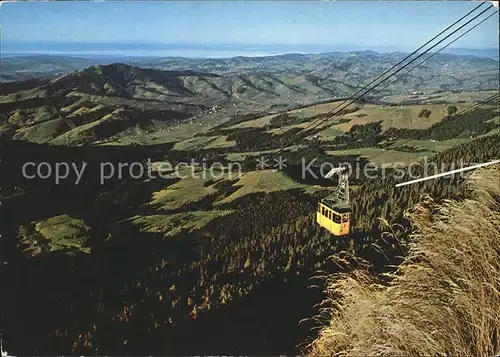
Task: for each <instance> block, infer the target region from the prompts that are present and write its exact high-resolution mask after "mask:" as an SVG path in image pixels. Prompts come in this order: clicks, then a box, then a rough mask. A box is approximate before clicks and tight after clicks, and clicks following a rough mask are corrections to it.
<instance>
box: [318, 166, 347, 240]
mask: <svg viewBox="0 0 500 357" xmlns="http://www.w3.org/2000/svg"><path fill="white" fill-rule="evenodd" d="M334 174H338V175H339V183H338V185H337V187H336V189H335V190H334V192H333V193H332V194H331V195H329V196H328V197H326V198H324V199H322V200H321V202H319V203H318V211H317V212H316V222H317V223H318V224H319V225H320V226H321V227H323V228H325V229H327V230H328V231H329V232H330V233H332V234H333V235H336V236H344V235H347V234H349V228H350V222H351V205H350V203H349V180H348V174H347V173H345V172H344V169H343V168H341V167H339V168H334V169H332V170H331V171H330V172H329V173H328V174H327V175H326V176H325V177H326V178H330V177H332V176H333V175H334Z"/></svg>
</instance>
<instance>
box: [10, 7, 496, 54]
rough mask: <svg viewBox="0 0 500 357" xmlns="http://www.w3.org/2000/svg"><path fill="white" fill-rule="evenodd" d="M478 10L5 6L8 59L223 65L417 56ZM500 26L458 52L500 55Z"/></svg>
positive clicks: (479, 32) (484, 30)
mask: <svg viewBox="0 0 500 357" xmlns="http://www.w3.org/2000/svg"><path fill="white" fill-rule="evenodd" d="M475 6H476V4H474V3H472V2H469V1H446V2H427V1H426V2H370V3H369V5H368V3H367V2H346V1H341V2H276V1H274V2H273V1H266V2H263V1H251V2H209V1H206V2H205V1H204V2H192V1H189V2H181V1H179V2H7V3H3V4H2V5H1V6H0V16H1V17H0V19H1V25H2V53H4V54H5V53H26V54H34V53H38V54H59V55H75V54H89V55H122V56H154V57H164V56H174V57H192V58H200V57H209V58H216V57H219V58H220V57H234V56H265V55H280V54H285V53H312V54H313V53H324V52H348V51H363V50H373V51H376V52H396V51H400V52H412V51H413V50H414V49H415V48H417V47H419V46H421V45H422V44H423V43H425V42H426V41H427V40H429V39H430V38H431V37H433V36H434V35H435V34H436V33H438V32H440V31H442V30H443V29H444V28H445V27H447V26H448V25H449V24H450V23H452V22H453V21H455V20H457V19H458V18H460V17H461V16H463V15H464V14H465V13H467V12H468V11H470V10H471V9H472V8H473V7H475ZM495 20H497V21H495ZM476 22H477V21H475V22H474V23H476ZM497 23H498V14H497V15H496V16H493V17H492V18H490V19H489V20H488V21H486V22H485V23H484V24H482V25H481V26H479V27H477V28H476V29H475V30H474V31H472V32H471V33H468V34H467V35H466V36H464V37H463V38H461V39H460V40H459V41H457V43H456V44H454V46H455V47H457V48H468V49H478V50H479V49H490V48H492V49H495V48H498V28H497ZM89 24H91V26H89Z"/></svg>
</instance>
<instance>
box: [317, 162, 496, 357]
mask: <svg viewBox="0 0 500 357" xmlns="http://www.w3.org/2000/svg"><path fill="white" fill-rule="evenodd" d="M466 189H467V191H468V195H467V196H468V197H469V199H467V200H464V201H460V202H457V201H446V202H444V203H443V204H441V205H437V204H435V203H434V202H433V201H432V199H430V198H428V199H427V200H426V202H424V203H421V204H419V205H417V206H416V207H415V208H414V209H413V211H412V212H410V214H409V217H410V219H411V220H412V222H413V224H414V230H413V233H412V237H411V243H410V247H409V252H408V256H407V258H406V259H405V261H404V263H403V264H402V265H400V266H399V268H398V270H397V271H396V273H395V274H392V277H391V278H392V279H391V281H392V282H391V284H390V285H389V286H387V285H382V284H381V283H380V282H379V281H378V280H377V279H376V278H374V277H373V276H371V275H370V274H369V273H367V272H365V271H363V270H356V271H354V272H351V273H349V274H342V275H340V276H339V275H336V276H334V277H332V278H331V279H330V280H329V283H328V285H327V286H328V287H327V291H326V292H327V295H328V297H327V299H326V300H325V302H324V303H325V305H324V306H326V307H325V308H324V310H323V313H322V315H321V316H320V318H322V319H324V318H326V319H327V324H326V326H324V327H322V328H321V329H320V331H319V335H318V337H317V338H316V340H315V341H313V342H312V343H311V344H310V345H309V346H308V353H309V354H310V355H314V356H315V355H321V356H326V355H328V356H332V355H333V356H356V357H357V356H494V355H495V354H498V353H499V352H500V213H499V211H500V209H499V206H500V197H499V195H500V168H499V167H494V168H489V169H484V170H480V171H477V172H474V173H473V174H472V175H471V176H470V177H469V179H468V181H467V185H466Z"/></svg>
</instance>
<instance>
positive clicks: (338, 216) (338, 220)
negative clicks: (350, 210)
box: [333, 214, 340, 223]
mask: <svg viewBox="0 0 500 357" xmlns="http://www.w3.org/2000/svg"><path fill="white" fill-rule="evenodd" d="M333 221H334V222H335V223H340V215H338V214H334V215H333Z"/></svg>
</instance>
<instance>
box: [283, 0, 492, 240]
mask: <svg viewBox="0 0 500 357" xmlns="http://www.w3.org/2000/svg"><path fill="white" fill-rule="evenodd" d="M484 4H485V3H484V2H481V3H480V4H479V5H477V6H476V7H475V8H474V9H472V10H471V11H469V12H468V13H467V14H465V15H464V16H462V17H461V18H460V19H458V20H456V21H455V22H454V23H453V24H451V25H450V26H448V27H447V28H446V29H444V30H443V31H441V32H440V33H439V34H438V35H436V36H434V37H433V38H432V39H430V40H429V41H427V42H426V43H425V44H424V45H422V46H421V47H419V48H418V49H417V50H415V51H414V52H412V53H411V54H409V55H408V56H407V57H405V58H404V59H403V60H401V61H399V62H398V63H397V64H395V65H394V66H393V67H391V68H390V69H389V70H387V71H385V72H384V73H383V74H381V75H380V76H378V77H377V78H376V79H374V80H372V81H371V82H370V83H369V84H367V85H365V86H364V87H363V88H361V89H360V90H358V91H357V92H356V93H354V94H353V95H352V96H351V97H350V98H349V99H347V100H346V101H344V102H342V103H340V104H339V105H337V106H336V107H334V108H333V109H332V110H330V111H329V112H328V114H331V115H330V116H328V117H327V118H325V119H322V120H320V121H319V122H312V123H311V125H309V126H307V127H306V128H304V129H302V130H303V131H304V132H305V131H307V130H309V129H313V128H316V127H318V126H319V125H321V124H324V123H326V122H328V121H329V120H330V119H332V118H333V117H335V116H337V115H339V114H340V113H342V110H343V109H345V108H347V107H348V106H349V105H351V104H352V103H354V102H355V101H356V100H358V99H360V98H362V97H363V96H365V95H366V94H368V93H369V92H371V91H373V90H375V88H377V87H378V86H380V85H381V84H382V83H384V82H387V81H388V80H389V79H390V78H391V77H394V76H395V75H396V74H398V73H399V72H401V71H402V70H403V69H405V68H406V67H407V66H409V65H410V64H412V63H413V62H415V61H416V60H417V59H419V58H420V57H422V56H424V55H425V54H426V53H428V52H429V51H430V50H432V49H433V48H435V47H436V46H437V45H439V44H440V43H442V42H443V41H445V40H446V39H448V38H449V37H451V36H452V35H453V34H455V33H456V32H458V31H460V30H461V29H463V28H464V27H465V26H466V25H468V24H470V23H471V22H473V21H474V20H476V19H478V18H479V17H480V16H481V15H483V14H484V13H485V12H487V11H488V10H489V9H491V8H493V7H494V5H490V6H489V7H488V8H486V9H485V10H483V11H481V12H480V13H479V14H477V15H475V16H474V17H473V18H472V19H470V20H468V21H467V22H466V23H465V24H463V25H461V26H460V27H458V28H457V29H455V30H454V31H452V32H451V33H450V34H448V35H446V36H445V37H444V38H443V39H441V40H439V41H438V42H437V43H435V44H434V45H432V46H431V47H430V48H428V49H426V50H425V51H423V52H422V53H420V54H418V56H417V57H415V58H414V59H412V60H411V61H410V62H408V63H406V64H404V65H403V66H402V67H401V68H399V69H397V70H396V71H395V72H393V73H392V74H389V73H390V72H391V71H393V70H394V69H396V68H397V67H398V66H399V65H401V64H402V63H404V62H405V61H406V60H408V59H409V58H410V57H412V56H413V55H415V54H417V53H418V52H419V51H420V50H421V49H423V48H424V47H425V46H427V45H429V44H431V43H432V42H433V41H434V40H436V39H437V38H438V37H439V36H441V35H443V34H445V33H446V32H447V31H448V30H450V29H451V28H452V27H454V26H455V25H457V24H458V23H460V22H461V21H462V20H464V19H465V18H467V17H468V16H469V15H471V14H472V13H474V12H475V11H476V10H478V9H479V8H480V7H481V6H483V5H484ZM496 13H498V10H495V11H494V12H493V13H491V14H490V15H488V16H487V17H486V18H484V19H482V20H481V21H480V22H479V23H477V24H475V25H474V26H472V27H471V28H469V29H468V30H466V31H465V32H463V33H462V34H460V35H459V36H458V37H456V38H455V39H453V40H452V41H450V42H448V43H447V44H446V45H444V46H443V47H442V48H441V49H439V50H438V51H437V52H435V53H432V54H431V55H430V56H429V57H427V58H425V59H424V60H423V61H421V62H419V63H418V64H416V65H415V66H413V67H411V68H410V69H409V70H408V71H406V72H405V73H404V74H407V73H409V72H411V71H413V70H414V69H415V68H417V67H419V66H421V65H422V64H423V63H425V62H426V61H428V60H429V59H430V58H432V57H434V56H435V55H436V54H437V53H439V52H441V51H442V50H444V49H445V48H446V47H448V46H449V45H451V44H452V43H454V42H455V41H457V40H458V39H459V38H461V37H462V36H464V35H466V34H467V33H469V32H470V31H471V30H473V29H474V28H476V27H477V26H479V25H480V24H482V23H483V22H485V21H486V20H487V19H489V18H490V17H491V16H493V15H494V14H496ZM388 74H389V75H388ZM404 74H403V75H404ZM386 75H388V76H386ZM384 76H386V77H385V78H383V77H384ZM400 78H401V76H400V77H399V78H398V77H397V78H396V79H395V80H394V81H391V82H388V84H387V85H386V86H384V87H383V88H386V87H387V86H388V85H390V84H393V83H394V82H395V81H396V80H398V79H400ZM377 82H378V83H377ZM370 86H371V87H370ZM383 88H382V89H383ZM495 99H498V94H495V95H493V96H491V97H490V98H487V99H486V100H484V101H482V102H480V103H478V104H477V105H475V106H474V107H472V108H469V109H468V110H465V111H464V112H468V111H470V110H472V109H474V108H475V107H477V106H479V105H481V104H483V103H487V102H490V101H492V100H495ZM460 114H461V113H460ZM455 115H457V114H455ZM403 142H404V141H403ZM401 144H402V143H401V142H400V143H394V144H392V145H391V146H399V145H401ZM282 150H283V148H281V149H279V150H278V151H277V152H276V153H279V152H281V151H282ZM381 152H383V150H381ZM377 155H378V154H375V155H372V156H371V157H372V158H373V157H375V156H377ZM488 164H491V163H488ZM479 166H481V165H479ZM334 175H338V177H339V181H338V184H337V186H336V187H335V188H334V190H333V192H332V193H331V194H330V195H329V196H327V197H325V198H324V199H322V200H321V201H320V202H319V203H318V206H317V212H316V222H317V223H318V225H319V226H321V227H323V228H325V229H326V230H328V231H329V232H330V233H332V234H333V235H335V236H345V235H348V234H349V232H350V222H351V215H352V209H351V204H350V202H349V177H348V176H349V174H348V173H347V172H346V170H345V168H341V167H340V168H334V169H332V170H331V171H330V172H329V173H328V174H327V175H325V178H331V177H332V176H334ZM429 179H430V178H429ZM409 183H411V182H409ZM409 183H405V184H409Z"/></svg>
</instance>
